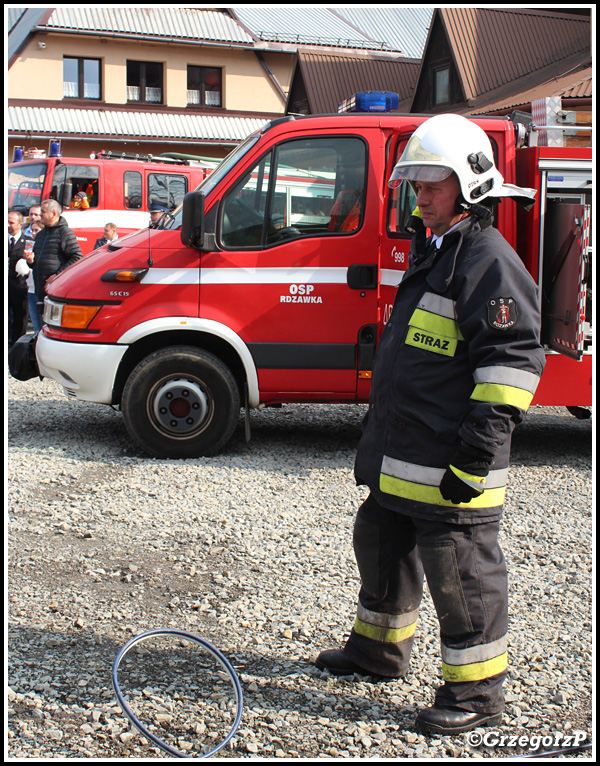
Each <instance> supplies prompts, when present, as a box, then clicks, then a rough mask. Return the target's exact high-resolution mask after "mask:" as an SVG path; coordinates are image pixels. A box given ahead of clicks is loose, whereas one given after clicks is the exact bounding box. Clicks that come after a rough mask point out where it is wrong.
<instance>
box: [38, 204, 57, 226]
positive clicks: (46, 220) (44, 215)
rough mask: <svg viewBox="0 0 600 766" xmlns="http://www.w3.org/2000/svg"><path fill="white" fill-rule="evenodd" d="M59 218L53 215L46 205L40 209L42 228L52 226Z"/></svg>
mask: <svg viewBox="0 0 600 766" xmlns="http://www.w3.org/2000/svg"><path fill="white" fill-rule="evenodd" d="M59 217H60V216H58V215H56V214H55V213H53V212H52V211H51V210H50V209H49V208H48V207H47V206H46V205H42V207H41V216H40V218H41V222H42V223H43V224H44V226H54V224H55V223H56V222H57V221H58V219H59Z"/></svg>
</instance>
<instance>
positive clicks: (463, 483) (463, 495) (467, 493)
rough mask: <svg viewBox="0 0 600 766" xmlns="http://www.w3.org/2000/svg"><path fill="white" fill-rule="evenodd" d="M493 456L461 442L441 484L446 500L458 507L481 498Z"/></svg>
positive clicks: (441, 490)
mask: <svg viewBox="0 0 600 766" xmlns="http://www.w3.org/2000/svg"><path fill="white" fill-rule="evenodd" d="M493 459H494V458H493V455H490V454H489V453H488V452H482V451H481V450H478V449H476V448H475V447H471V445H469V444H466V443H465V442H461V445H460V448H459V449H458V452H457V453H456V456H455V458H454V459H453V461H452V463H451V464H450V465H449V466H448V468H447V469H446V473H445V474H444V476H443V477H442V481H441V482H440V492H441V494H442V497H443V498H444V500H449V501H450V502H451V503H454V504H455V505H458V504H459V503H468V502H469V501H470V500H473V498H474V497H479V495H482V494H483V491H484V489H485V478H486V476H487V475H488V473H489V470H490V465H491V464H492V461H493Z"/></svg>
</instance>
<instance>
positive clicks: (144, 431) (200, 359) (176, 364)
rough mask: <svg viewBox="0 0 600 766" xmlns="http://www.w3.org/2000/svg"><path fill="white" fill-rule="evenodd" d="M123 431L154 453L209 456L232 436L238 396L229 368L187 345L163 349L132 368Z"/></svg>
mask: <svg viewBox="0 0 600 766" xmlns="http://www.w3.org/2000/svg"><path fill="white" fill-rule="evenodd" d="M121 408H122V410H123V417H124V420H125V425H126V427H127V430H128V431H129V433H130V435H131V436H132V437H133V439H134V440H135V441H136V442H137V443H138V444H139V445H140V446H141V447H142V448H143V449H144V450H145V451H146V452H148V453H150V454H151V455H154V456H156V457H167V458H188V457H200V456H205V455H212V454H214V453H215V452H218V450H220V449H221V448H222V447H223V446H224V445H225V444H226V443H227V442H228V441H229V439H230V438H231V436H232V434H233V432H234V430H235V427H236V425H237V421H238V416H239V410H240V395H239V390H238V387H237V383H236V381H235V379H234V377H233V375H232V373H231V371H230V370H229V368H228V367H227V366H226V365H225V364H223V362H221V360H220V359H218V358H217V357H216V356H214V354H211V353H209V352H208V351H203V350H202V349H198V348H194V347H192V346H177V347H175V348H163V349H160V350H159V351H155V352H154V353H152V354H150V355H149V356H147V357H146V358H145V359H143V360H142V361H141V362H140V363H139V364H138V365H137V366H136V367H135V368H134V369H133V371H132V372H131V374H130V376H129V378H128V379H127V383H126V384H125V388H124V390H123V397H122V400H121Z"/></svg>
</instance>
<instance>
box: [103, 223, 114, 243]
mask: <svg viewBox="0 0 600 766" xmlns="http://www.w3.org/2000/svg"><path fill="white" fill-rule="evenodd" d="M104 236H105V237H106V239H107V240H108V241H109V242H112V241H113V239H114V238H115V237H116V236H117V232H116V231H115V230H114V229H113V228H111V227H110V226H105V227H104Z"/></svg>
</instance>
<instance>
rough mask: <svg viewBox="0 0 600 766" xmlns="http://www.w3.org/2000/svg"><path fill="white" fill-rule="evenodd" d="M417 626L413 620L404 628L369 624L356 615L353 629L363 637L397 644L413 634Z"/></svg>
mask: <svg viewBox="0 0 600 766" xmlns="http://www.w3.org/2000/svg"><path fill="white" fill-rule="evenodd" d="M416 628H417V621H416V620H415V621H414V622H412V623H411V624H410V625H406V626H405V627H404V628H388V627H386V626H384V625H371V623H369V622H363V621H362V620H360V619H359V618H358V617H357V618H356V620H355V621H354V630H355V631H356V632H357V633H358V634H359V635H361V636H365V638H371V639H372V640H373V641H385V642H386V643H388V644H397V643H399V642H400V641H405V640H406V639H407V638H410V637H411V636H412V635H414V632H415V630H416Z"/></svg>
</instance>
